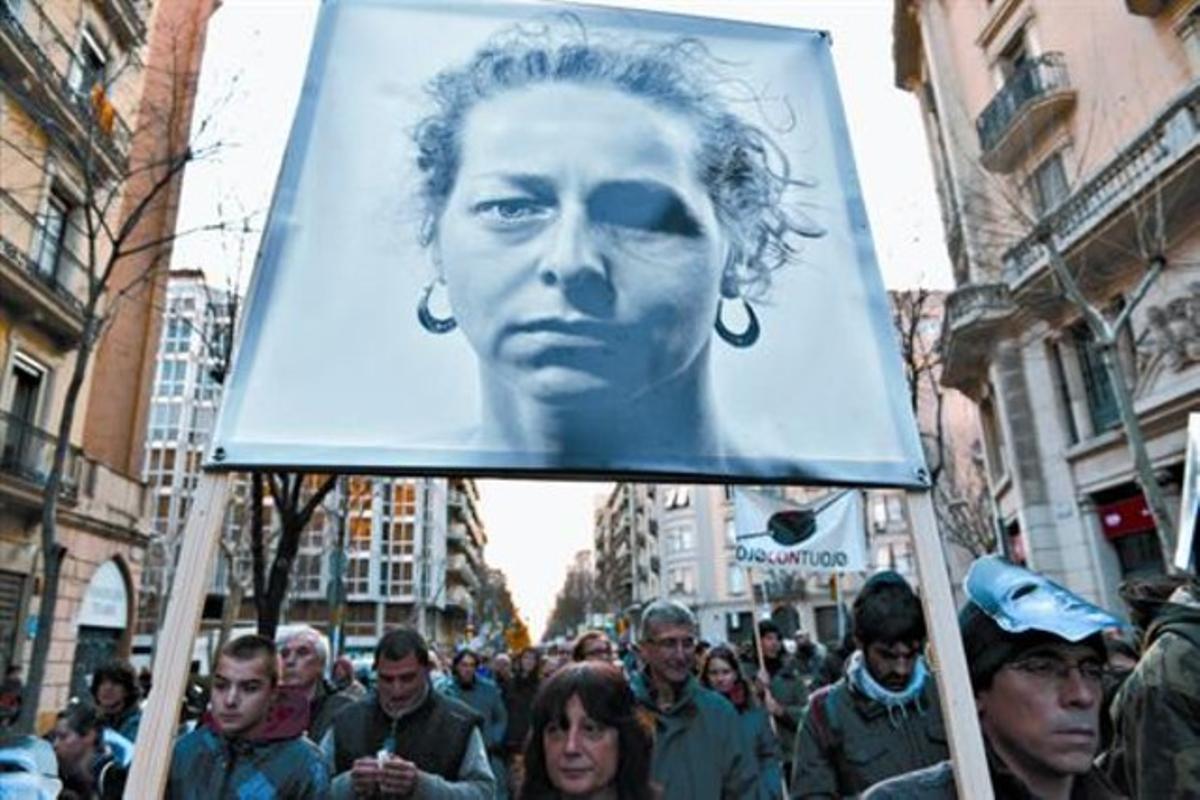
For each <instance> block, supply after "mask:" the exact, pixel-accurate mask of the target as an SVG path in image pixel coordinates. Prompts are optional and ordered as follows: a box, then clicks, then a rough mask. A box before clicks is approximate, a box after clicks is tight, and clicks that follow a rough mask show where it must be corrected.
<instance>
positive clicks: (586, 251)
mask: <svg viewBox="0 0 1200 800" xmlns="http://www.w3.org/2000/svg"><path fill="white" fill-rule="evenodd" d="M547 238H548V241H547V244H546V250H545V252H544V253H543V255H542V258H541V262H540V263H539V265H538V276H539V277H540V278H541V281H542V283H544V284H546V285H547V286H560V287H562V288H563V289H569V288H571V287H572V285H573V284H575V283H577V282H580V281H584V282H586V281H591V280H602V281H605V282H607V280H608V268H607V267H608V265H607V264H606V263H605V259H604V255H603V253H602V252H601V250H600V248H599V247H598V242H597V241H596V235H595V231H593V230H592V227H591V225H590V224H589V220H588V217H587V209H586V208H585V207H583V206H582V204H578V205H576V204H569V203H564V204H563V206H562V209H561V211H560V213H559V216H558V219H557V220H556V221H555V222H554V224H553V226H552V228H551V230H550V231H549V233H548V237H547Z"/></svg>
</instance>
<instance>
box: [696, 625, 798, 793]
mask: <svg viewBox="0 0 1200 800" xmlns="http://www.w3.org/2000/svg"><path fill="white" fill-rule="evenodd" d="M700 683H702V684H703V685H704V686H705V687H706V688H709V689H712V690H713V691H714V692H720V693H721V695H723V696H724V697H725V699H726V700H728V701H729V702H731V703H733V707H734V708H736V709H737V712H738V720H739V721H740V722H741V724H742V733H743V734H744V735H745V737H746V740H747V741H748V742H749V743H750V747H751V749H752V750H753V751H754V755H755V756H756V757H757V758H758V775H759V785H760V786H761V796H762V797H770V798H778V797H782V796H783V761H782V759H781V757H780V753H779V741H778V740H777V739H776V737H775V733H774V732H773V731H772V730H771V723H770V720H769V719H768V717H767V712H766V709H764V708H763V707H762V705H761V704H760V703H759V702H758V698H757V697H756V696H755V694H754V690H753V689H752V688H751V687H750V683H749V681H747V680H746V676H745V675H743V674H742V673H741V670H739V669H738V657H737V653H735V652H734V651H733V648H732V647H730V646H729V645H726V644H719V645H717V646H715V647H713V648H712V649H710V650H709V651H708V652H707V653H706V654H705V655H704V661H703V662H701V666H700Z"/></svg>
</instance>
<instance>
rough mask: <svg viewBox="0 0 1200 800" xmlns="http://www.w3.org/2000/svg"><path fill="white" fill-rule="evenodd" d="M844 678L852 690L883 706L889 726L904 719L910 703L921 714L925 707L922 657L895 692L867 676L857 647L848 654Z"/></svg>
mask: <svg viewBox="0 0 1200 800" xmlns="http://www.w3.org/2000/svg"><path fill="white" fill-rule="evenodd" d="M846 677H847V679H848V680H849V681H850V683H851V684H852V685H853V686H854V688H855V689H857V690H858V691H860V692H862V693H863V694H864V695H866V696H867V697H869V698H871V699H872V700H874V701H875V702H877V703H879V704H880V705H882V706H883V707H884V708H886V709H887V712H888V721H889V722H890V723H891V724H892V727H893V728H899V727H900V726H901V725H902V724H903V723H904V721H905V720H906V719H907V718H908V706H909V705H910V704H911V705H912V706H913V707H914V708H915V709H916V712H917V713H918V714H924V713H925V712H926V711H927V710H928V709H927V708H926V707H925V705H924V704H923V703H922V693H923V691H924V689H925V680H926V679H927V678H928V677H929V672H928V670H926V669H925V659H924V658H918V659H917V663H916V666H914V667H913V673H912V675H911V676H910V677H909V679H908V685H907V686H905V687H904V688H903V689H901V690H900V691H898V692H893V691H892V690H891V689H887V688H884V687H883V686H880V685H879V683H878V682H877V681H876V680H875V679H874V678H872V677H871V672H870V670H868V669H867V664H866V661H865V660H864V659H863V654H862V651H861V650H857V651H855V653H854V655H852V656H851V657H850V666H849V667H847V668H846Z"/></svg>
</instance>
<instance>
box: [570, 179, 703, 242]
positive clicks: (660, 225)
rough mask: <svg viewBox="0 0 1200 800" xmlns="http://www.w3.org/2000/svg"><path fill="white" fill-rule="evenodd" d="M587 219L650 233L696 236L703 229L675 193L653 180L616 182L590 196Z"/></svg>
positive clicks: (603, 185) (603, 186) (600, 187)
mask: <svg viewBox="0 0 1200 800" xmlns="http://www.w3.org/2000/svg"><path fill="white" fill-rule="evenodd" d="M587 212H588V219H590V220H591V221H592V222H597V223H601V224H605V225H615V226H617V227H619V228H631V229H633V230H639V231H646V232H649V233H665V234H670V235H673V236H686V237H688V238H696V237H698V236H701V235H702V233H703V229H702V228H701V227H700V223H699V222H697V221H696V218H695V217H693V216H692V214H691V212H690V211H689V210H688V207H687V204H686V203H684V202H683V200H682V199H681V198H680V197H679V195H677V194H675V192H673V191H671V190H670V189H668V188H666V187H665V186H662V185H661V184H658V183H654V182H652V181H613V182H610V183H605V184H602V185H601V186H598V187H597V188H596V189H595V190H593V191H592V193H591V194H590V195H588V199H587Z"/></svg>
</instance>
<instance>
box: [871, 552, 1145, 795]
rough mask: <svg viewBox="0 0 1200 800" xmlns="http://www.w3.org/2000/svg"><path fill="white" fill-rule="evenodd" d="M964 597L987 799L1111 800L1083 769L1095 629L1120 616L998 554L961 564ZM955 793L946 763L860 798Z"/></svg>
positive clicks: (1098, 777)
mask: <svg viewBox="0 0 1200 800" xmlns="http://www.w3.org/2000/svg"><path fill="white" fill-rule="evenodd" d="M966 593H967V598H968V600H967V604H966V605H965V606H964V607H963V609H962V612H961V613H960V614H959V628H960V630H961V631H962V637H963V647H964V649H965V650H966V656H967V667H968V670H969V672H970V675H971V688H972V689H973V691H974V693H975V707H976V709H977V711H978V714H979V724H980V727H981V729H982V732H983V738H984V742H985V745H986V749H987V758H988V770H989V772H990V774H991V778H992V787H993V790H994V792H995V795H996V797H998V798H1009V797H1013V798H1041V800H1068V798H1070V800H1109V798H1118V797H1120V796H1121V795H1120V794H1118V792H1117V791H1116V789H1115V788H1114V787H1113V786H1112V784H1110V783H1109V782H1108V780H1107V779H1106V778H1105V777H1104V776H1103V774H1102V773H1101V772H1100V771H1099V770H1098V769H1096V768H1095V767H1094V766H1093V764H1092V759H1093V757H1094V756H1095V754H1096V747H1097V745H1098V743H1099V737H1100V698H1101V695H1102V692H1103V686H1102V680H1103V676H1104V662H1105V647H1104V639H1103V635H1102V631H1104V630H1105V629H1106V628H1112V627H1117V626H1120V625H1121V622H1120V620H1118V619H1117V618H1116V617H1113V616H1112V615H1111V614H1109V613H1107V612H1105V611H1103V610H1101V609H1099V608H1097V607H1096V606H1094V605H1092V604H1091V603H1088V602H1087V601H1085V600H1083V599H1082V598H1080V597H1078V596H1076V595H1074V594H1072V593H1071V592H1069V591H1067V590H1066V589H1064V588H1062V587H1061V586H1059V585H1057V584H1055V583H1054V582H1052V581H1050V580H1048V579H1046V578H1044V577H1042V576H1041V575H1038V574H1036V573H1033V572H1030V571H1029V570H1027V569H1024V568H1023V567H1018V566H1014V565H1012V564H1009V563H1008V562H1006V561H1004V560H1003V559H1001V558H999V557H998V556H988V557H986V558H981V559H979V560H978V561H976V562H975V563H974V564H973V565H972V566H971V570H970V572H968V573H967V580H966ZM956 796H957V792H956V790H955V786H954V771H953V768H952V766H951V764H950V761H949V760H947V761H944V762H942V763H941V764H937V765H935V766H932V767H928V768H926V769H921V770H917V771H914V772H911V773H909V774H907V775H902V776H899V777H897V778H893V779H891V780H888V781H885V782H884V783H881V784H879V785H878V786H875V787H873V788H872V789H871V790H870V791H868V792H867V793H866V795H864V800H866V799H867V798H869V799H870V800H881V799H882V800H890V799H891V798H911V799H912V800H925V799H926V798H954V797H956ZM1164 796H1166V795H1164Z"/></svg>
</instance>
